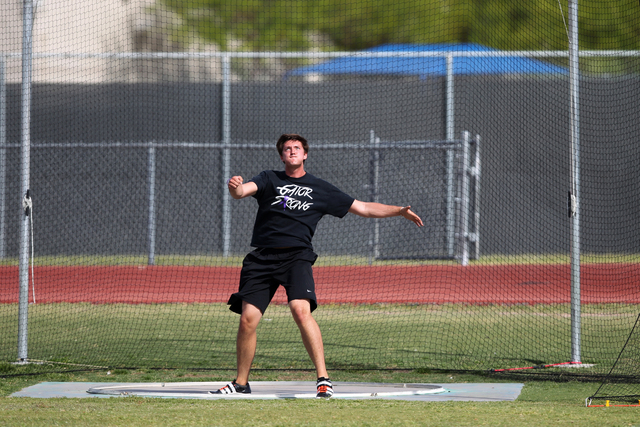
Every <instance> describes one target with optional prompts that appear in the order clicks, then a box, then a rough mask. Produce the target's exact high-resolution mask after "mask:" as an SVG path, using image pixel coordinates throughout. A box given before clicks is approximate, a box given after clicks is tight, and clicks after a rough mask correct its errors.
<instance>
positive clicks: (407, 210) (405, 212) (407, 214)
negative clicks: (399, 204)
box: [400, 206, 424, 227]
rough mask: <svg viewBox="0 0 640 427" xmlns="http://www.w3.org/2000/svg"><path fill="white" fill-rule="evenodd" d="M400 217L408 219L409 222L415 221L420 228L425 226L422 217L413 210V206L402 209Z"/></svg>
mask: <svg viewBox="0 0 640 427" xmlns="http://www.w3.org/2000/svg"><path fill="white" fill-rule="evenodd" d="M400 215H401V216H403V217H405V218H407V219H408V220H409V221H413V222H414V223H415V224H416V225H417V226H418V227H422V226H423V225H424V224H423V223H422V220H421V219H420V217H419V216H418V215H416V214H415V213H414V212H413V211H412V210H411V206H405V207H403V208H402V209H400Z"/></svg>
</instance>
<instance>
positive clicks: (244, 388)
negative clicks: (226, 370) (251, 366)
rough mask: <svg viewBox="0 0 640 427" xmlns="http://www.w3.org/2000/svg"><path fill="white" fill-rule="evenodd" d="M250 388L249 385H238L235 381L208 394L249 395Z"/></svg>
mask: <svg viewBox="0 0 640 427" xmlns="http://www.w3.org/2000/svg"><path fill="white" fill-rule="evenodd" d="M250 393H251V387H250V386H249V383H247V384H246V385H240V384H238V383H237V382H236V380H233V381H231V382H230V383H229V384H227V385H226V386H224V387H222V388H221V389H219V390H214V391H210V392H209V394H250Z"/></svg>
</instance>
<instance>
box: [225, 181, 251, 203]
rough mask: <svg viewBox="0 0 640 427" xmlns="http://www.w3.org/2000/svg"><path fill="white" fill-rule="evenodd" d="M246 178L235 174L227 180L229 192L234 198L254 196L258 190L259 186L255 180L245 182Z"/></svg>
mask: <svg viewBox="0 0 640 427" xmlns="http://www.w3.org/2000/svg"><path fill="white" fill-rule="evenodd" d="M243 182H244V180H243V179H242V177H241V176H233V177H231V178H229V179H228V180H227V187H228V188H229V194H231V197H233V198H234V199H243V198H245V197H249V196H253V195H254V194H256V192H257V191H258V186H257V185H256V183H255V182H251V181H249V182H247V183H246V184H243Z"/></svg>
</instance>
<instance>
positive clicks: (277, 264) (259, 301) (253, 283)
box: [228, 248, 318, 314]
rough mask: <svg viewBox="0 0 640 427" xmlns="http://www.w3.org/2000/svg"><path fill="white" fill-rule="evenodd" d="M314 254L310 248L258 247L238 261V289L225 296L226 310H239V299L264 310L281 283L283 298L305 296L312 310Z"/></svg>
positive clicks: (315, 256)
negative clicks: (240, 269) (241, 260)
mask: <svg viewBox="0 0 640 427" xmlns="http://www.w3.org/2000/svg"><path fill="white" fill-rule="evenodd" d="M316 258H318V255H316V254H315V252H313V250H311V249H310V248H284V249H274V248H258V249H256V250H254V251H252V252H250V253H249V254H248V255H247V256H246V257H245V258H244V261H243V262H242V271H241V273H240V289H239V290H238V292H236V293H235V294H232V295H231V297H230V298H229V302H228V304H229V306H230V307H229V310H231V311H233V312H235V313H238V314H242V301H246V302H248V303H250V304H253V305H255V306H256V307H258V308H259V309H260V311H261V312H262V313H263V314H264V312H265V310H266V309H267V307H268V306H269V303H270V302H271V299H272V298H273V296H274V295H275V293H276V290H277V289H278V286H280V285H282V286H284V288H285V290H286V291H287V300H288V301H289V302H290V301H291V300H295V299H308V300H310V303H311V311H313V310H315V309H316V307H317V306H318V304H317V303H316V289H315V283H314V281H313V272H312V270H311V266H312V265H313V263H314V262H315V261H316Z"/></svg>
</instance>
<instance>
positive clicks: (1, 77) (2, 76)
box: [0, 55, 7, 259]
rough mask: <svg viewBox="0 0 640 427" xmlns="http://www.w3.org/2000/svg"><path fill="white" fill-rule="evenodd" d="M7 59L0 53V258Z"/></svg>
mask: <svg viewBox="0 0 640 427" xmlns="http://www.w3.org/2000/svg"><path fill="white" fill-rule="evenodd" d="M5 70H6V68H5V59H4V56H3V55H0V259H4V258H5V257H6V256H7V254H6V247H7V244H6V233H7V230H6V222H5V218H6V217H5V212H6V207H7V201H6V194H7V180H6V177H7V78H6V71H5Z"/></svg>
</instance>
